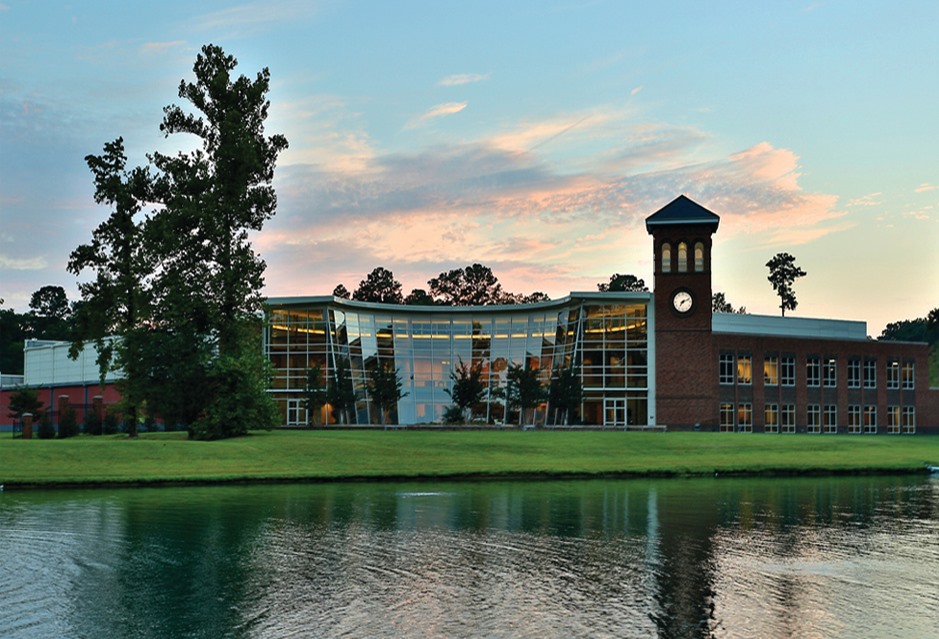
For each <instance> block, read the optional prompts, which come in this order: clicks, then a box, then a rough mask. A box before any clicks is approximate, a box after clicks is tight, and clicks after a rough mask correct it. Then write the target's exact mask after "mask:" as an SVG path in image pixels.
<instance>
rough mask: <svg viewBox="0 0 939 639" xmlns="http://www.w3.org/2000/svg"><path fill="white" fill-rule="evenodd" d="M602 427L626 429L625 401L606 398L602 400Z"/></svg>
mask: <svg viewBox="0 0 939 639" xmlns="http://www.w3.org/2000/svg"><path fill="white" fill-rule="evenodd" d="M603 426H604V428H605V427H607V426H612V427H613V428H625V427H626V400H625V399H622V398H612V397H606V398H604V399H603Z"/></svg>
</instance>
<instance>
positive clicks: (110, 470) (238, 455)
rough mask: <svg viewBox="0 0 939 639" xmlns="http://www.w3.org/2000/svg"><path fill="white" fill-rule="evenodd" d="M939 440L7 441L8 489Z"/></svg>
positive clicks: (843, 460) (338, 435) (750, 467)
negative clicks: (28, 486) (20, 486)
mask: <svg viewBox="0 0 939 639" xmlns="http://www.w3.org/2000/svg"><path fill="white" fill-rule="evenodd" d="M926 464H939V437H931V436H915V437H900V436H886V435H877V436H854V435H850V436H849V435H833V436H831V435H830V436H824V435H763V434H748V435H743V434H729V433H636V432H628V433H627V432H596V431H589V432H543V431H537V432H519V431H514V430H513V431H505V432H501V431H467V432H457V431H442V432H433V431H408V430H400V431H348V430H347V431H338V430H337V431H322V430H321V431H270V432H267V431H257V432H252V433H251V434H250V435H248V436H246V437H240V438H236V439H230V440H224V441H219V442H197V441H189V440H187V439H186V438H185V433H155V434H144V435H142V436H141V437H140V438H139V439H136V440H129V439H127V438H126V437H124V436H105V437H90V436H81V437H77V438H74V439H68V440H61V441H60V440H35V439H34V440H21V439H12V438H6V437H4V438H0V484H5V485H6V486H7V487H8V488H9V487H12V486H17V485H59V486H61V485H82V484H111V483H151V482H153V483H160V482H223V481H264V480H333V479H369V478H390V479H402V478H408V479H416V478H461V477H511V476H526V477H530V476H538V475H544V476H552V477H563V476H590V475H597V476H611V475H613V476H615V475H623V476H641V475H677V476H681V475H694V474H707V475H711V474H713V473H715V472H716V473H780V474H795V473H842V472H897V473H901V472H924V471H925V468H924V467H925V465H926Z"/></svg>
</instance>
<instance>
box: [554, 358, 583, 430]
mask: <svg viewBox="0 0 939 639" xmlns="http://www.w3.org/2000/svg"><path fill="white" fill-rule="evenodd" d="M583 398H584V387H583V385H582V384H581V381H580V371H579V370H578V369H577V367H576V366H573V365H572V366H558V367H556V368H555V369H554V374H553V375H552V376H551V383H550V384H549V386H548V404H549V405H550V407H551V408H553V409H554V415H555V418H554V422H555V424H556V423H557V422H558V414H560V415H562V416H563V418H564V424H565V425H567V424H570V417H571V412H573V411H575V410H577V409H578V408H580V403H581V402H582V401H583Z"/></svg>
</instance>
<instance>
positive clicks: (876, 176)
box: [0, 0, 939, 337]
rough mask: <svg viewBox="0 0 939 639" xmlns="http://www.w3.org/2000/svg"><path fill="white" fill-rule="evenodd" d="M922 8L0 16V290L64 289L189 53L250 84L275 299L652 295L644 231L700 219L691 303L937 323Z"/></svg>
mask: <svg viewBox="0 0 939 639" xmlns="http://www.w3.org/2000/svg"><path fill="white" fill-rule="evenodd" d="M937 30H939V3H937V2H935V1H934V0H926V1H923V2H913V1H900V2H898V1H896V0H885V1H878V2H870V1H864V0H845V1H828V0H818V1H814V0H801V1H795V2H785V1H773V2H753V1H752V0H747V1H743V2H729V1H727V2H696V1H695V2H648V1H631V0H609V1H605V0H539V1H526V0H513V1H512V2H505V1H504V0H500V1H498V2H490V1H488V0H473V1H472V2H466V1H465V0H464V1H461V2H456V1H449V0H427V1H409V0H396V1H394V2H387V1H377V0H376V1H367V0H366V1H357V2H352V1H349V2H346V1H342V0H323V1H320V2H312V1H293V0H263V1H258V2H198V1H193V0H187V1H185V2H182V1H179V0H165V1H163V2H159V3H151V2H147V3H137V2H123V1H114V2H110V1H109V2H104V1H96V0H83V1H81V2H78V1H74V2H61V1H57V0H41V1H40V0H36V1H34V2H28V1H23V2H20V1H17V0H0V298H3V299H4V300H5V304H4V306H5V307H7V308H16V309H17V310H19V311H25V310H27V308H28V302H29V298H30V296H31V294H32V292H33V291H36V290H38V289H39V288H40V287H42V286H45V285H59V286H63V287H64V288H65V290H66V291H67V292H68V294H69V295H70V297H72V298H73V299H75V298H76V297H77V287H76V283H77V278H76V277H75V276H73V275H70V274H69V273H68V272H67V271H66V268H65V266H66V263H67V261H68V256H69V253H70V252H71V251H72V250H73V249H74V248H75V247H76V246H78V245H79V244H82V243H85V242H88V241H89V240H90V238H91V232H92V230H93V229H94V228H95V227H96V226H97V225H98V224H99V223H100V222H102V221H103V220H104V219H105V218H106V217H107V216H108V214H109V211H108V210H107V209H106V208H104V207H100V206H98V205H96V204H95V203H94V200H93V193H94V187H93V183H92V178H91V173H90V171H89V170H88V167H87V165H86V164H85V161H84V157H85V156H86V155H88V154H92V153H95V154H98V153H101V151H102V148H103V146H104V144H105V143H106V142H109V141H111V140H114V139H115V138H117V137H118V136H121V137H123V138H124V141H125V146H126V149H127V154H128V157H129V161H128V164H129V166H137V165H144V164H146V162H147V159H146V155H147V153H149V152H152V151H154V150H160V151H163V152H175V151H176V150H180V149H189V148H192V140H187V139H186V138H185V137H180V136H173V137H170V138H168V139H167V138H164V137H163V136H162V134H161V133H160V131H159V124H160V121H161V119H162V115H163V107H164V106H167V105H170V104H180V105H182V106H186V105H185V103H183V102H181V101H180V99H179V98H178V96H177V89H178V86H179V83H180V81H181V80H183V79H185V80H192V79H193V74H192V65H193V62H194V61H195V58H196V55H197V53H198V52H199V50H200V49H201V47H202V46H203V45H204V44H208V43H212V44H216V45H219V46H221V47H222V48H223V49H224V50H225V52H226V53H228V54H231V55H234V56H235V57H236V58H237V59H238V62H239V65H238V69H237V71H238V72H240V73H242V74H244V75H247V76H249V77H254V75H255V74H256V73H257V72H258V71H259V70H261V69H262V68H264V67H267V68H268V69H269V70H270V74H271V90H270V93H269V94H268V97H269V99H270V102H271V107H270V115H269V118H268V120H267V122H266V125H265V130H266V133H267V134H268V135H271V134H274V133H281V134H284V135H285V136H286V137H287V139H288V141H289V143H290V148H289V149H288V150H286V151H285V152H283V153H282V154H281V156H280V158H279V160H278V164H277V169H276V171H275V178H274V186H275V189H276V191H277V196H278V210H277V214H276V215H275V217H274V218H273V219H271V220H270V221H269V222H268V223H267V224H266V225H265V227H264V229H263V230H262V231H261V232H260V233H257V234H255V235H254V236H253V241H254V247H255V249H256V251H257V252H259V253H260V255H261V257H262V258H263V259H264V260H265V261H266V262H267V265H268V268H267V272H266V287H265V291H264V292H265V293H266V294H267V295H270V296H287V295H322V294H329V293H330V292H332V290H333V288H334V287H335V286H336V284H338V283H343V284H344V285H345V286H346V287H347V288H348V289H349V290H353V289H354V288H355V287H356V286H357V285H358V283H359V281H360V280H362V279H363V278H364V277H365V276H366V275H367V273H368V272H369V271H371V270H372V269H373V268H375V267H377V266H383V267H385V268H387V269H390V270H391V271H393V272H394V274H395V276H396V278H397V279H398V280H399V281H401V283H402V284H403V286H404V291H405V293H407V292H409V291H410V290H411V289H412V288H417V287H420V288H427V280H429V279H430V278H432V277H435V276H437V275H438V274H439V273H441V272H443V271H446V270H449V269H453V268H459V267H462V266H466V265H468V264H472V263H475V262H479V263H482V264H485V265H486V266H489V267H490V268H492V270H493V272H494V273H495V275H496V276H497V277H498V278H499V280H500V282H501V283H502V285H503V287H504V288H505V289H506V290H508V291H511V292H515V293H531V292H533V291H542V292H545V293H547V294H548V295H550V296H551V297H561V296H564V295H566V294H567V293H569V292H571V291H585V290H595V289H596V284H597V283H598V282H605V281H608V280H609V277H610V275H611V274H613V273H631V274H634V275H636V276H638V277H640V278H642V279H644V280H645V282H646V283H647V284H649V285H650V286H651V284H652V243H651V238H650V237H649V236H648V235H647V233H646V230H645V226H644V220H645V218H646V217H647V216H649V215H651V214H652V213H654V212H655V211H657V210H658V209H659V208H661V207H662V206H664V205H665V204H667V203H668V202H670V201H671V200H673V199H674V198H675V197H677V196H678V195H681V194H685V195H687V196H688V197H690V198H692V199H693V200H695V201H697V202H698V203H699V204H701V205H703V206H705V207H707V208H708V209H710V210H711V211H713V212H715V213H716V214H718V215H719V216H720V217H721V224H720V229H719V230H718V232H717V235H716V236H715V238H714V248H713V259H714V262H713V286H714V290H715V291H723V292H724V293H725V295H726V296H727V299H728V300H729V301H730V302H731V303H732V304H734V305H735V306H745V307H746V308H747V310H748V311H749V312H751V313H761V314H769V315H775V314H778V313H779V309H778V305H779V300H778V298H777V297H776V295H775V293H774V291H773V289H772V287H771V285H770V284H769V282H768V281H767V279H766V278H767V275H768V270H767V268H766V266H765V264H766V262H767V261H769V259H770V258H771V257H772V256H773V255H774V254H776V253H779V252H783V251H785V252H788V253H791V254H793V255H794V256H795V257H796V264H797V265H799V266H800V267H801V268H802V269H803V270H805V271H806V272H807V273H808V275H807V276H806V277H804V278H801V279H800V280H798V281H797V282H796V283H795V286H794V288H795V293H796V296H797V299H798V308H797V309H796V310H795V312H793V313H789V315H794V316H802V317H828V318H837V319H852V320H864V321H867V322H868V333H869V334H871V335H872V336H874V337H876V336H877V335H879V334H880V331H881V330H882V328H883V327H884V325H885V324H887V323H888V322H892V321H897V320H902V319H913V318H917V317H925V316H926V314H927V313H928V312H929V310H930V309H932V308H935V307H937V306H939V37H936V33H937Z"/></svg>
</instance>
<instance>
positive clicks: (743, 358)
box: [737, 355, 753, 386]
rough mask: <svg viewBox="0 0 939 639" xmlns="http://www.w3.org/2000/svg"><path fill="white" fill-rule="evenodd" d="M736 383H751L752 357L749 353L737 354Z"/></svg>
mask: <svg viewBox="0 0 939 639" xmlns="http://www.w3.org/2000/svg"><path fill="white" fill-rule="evenodd" d="M737 383H738V384H744V385H747V386H749V385H750V384H752V383H753V358H752V357H751V356H750V355H738V356H737Z"/></svg>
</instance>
